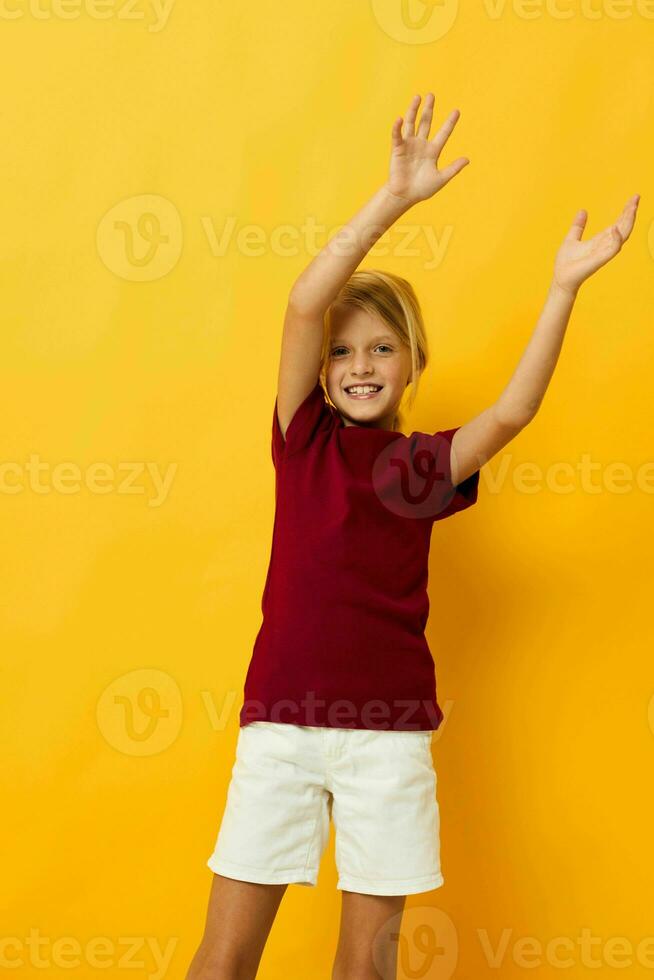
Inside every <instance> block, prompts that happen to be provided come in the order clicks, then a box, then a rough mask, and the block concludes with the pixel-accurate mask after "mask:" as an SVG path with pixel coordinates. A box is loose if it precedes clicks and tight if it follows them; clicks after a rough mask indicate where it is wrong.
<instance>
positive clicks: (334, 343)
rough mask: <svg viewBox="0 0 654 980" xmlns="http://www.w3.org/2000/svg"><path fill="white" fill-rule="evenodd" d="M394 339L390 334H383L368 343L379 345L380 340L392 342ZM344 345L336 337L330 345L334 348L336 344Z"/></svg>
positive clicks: (342, 341)
mask: <svg viewBox="0 0 654 980" xmlns="http://www.w3.org/2000/svg"><path fill="white" fill-rule="evenodd" d="M395 339H396V338H395V337H391V335H390V334H388V333H384V334H381V335H380V336H379V337H373V338H372V340H371V341H370V343H371V344H377V343H379V341H380V340H390V341H391V342H394V341H395ZM344 343H345V341H344V340H341V338H340V337H336V338H334V339H333V340H332V344H333V345H334V346H336V345H337V344H344Z"/></svg>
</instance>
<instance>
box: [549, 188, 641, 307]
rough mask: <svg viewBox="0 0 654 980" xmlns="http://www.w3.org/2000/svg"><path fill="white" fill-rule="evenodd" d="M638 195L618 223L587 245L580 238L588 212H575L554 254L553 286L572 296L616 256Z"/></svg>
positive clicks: (633, 216) (630, 223)
mask: <svg viewBox="0 0 654 980" xmlns="http://www.w3.org/2000/svg"><path fill="white" fill-rule="evenodd" d="M639 200H640V194H634V196H633V197H630V198H629V200H628V201H627V203H626V204H625V206H624V209H623V211H622V214H621V215H620V217H619V218H618V220H617V221H616V222H615V223H614V224H612V225H610V226H609V227H608V228H605V229H604V231H599V232H598V233H597V234H596V235H594V236H593V237H592V238H589V239H588V241H586V242H582V240H581V236H582V234H583V231H584V228H585V226H586V220H587V218H588V212H587V211H583V210H582V211H577V214H576V215H575V218H574V221H573V222H572V226H571V228H570V230H569V232H568V234H567V235H566V236H565V238H564V240H563V244H562V245H561V247H560V248H559V250H558V252H557V254H556V260H555V262H554V283H555V284H556V285H557V286H559V287H560V288H561V289H564V290H567V291H568V292H569V293H572V294H573V295H574V294H575V293H576V292H577V290H578V289H579V287H580V286H581V284H582V282H584V280H585V279H588V277H589V276H592V274H593V273H594V272H596V271H597V270H598V269H599V268H601V266H603V265H606V263H607V262H609V261H610V260H611V259H612V258H613V257H614V255H617V254H618V252H619V251H620V249H621V248H622V246H623V245H624V243H625V242H626V241H627V239H628V238H629V235H630V234H631V229H632V228H633V226H634V221H635V220H636V211H637V210H638V202H639Z"/></svg>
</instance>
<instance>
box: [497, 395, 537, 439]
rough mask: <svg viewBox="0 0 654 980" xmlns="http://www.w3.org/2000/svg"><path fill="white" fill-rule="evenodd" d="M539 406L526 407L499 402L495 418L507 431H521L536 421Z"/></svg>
mask: <svg viewBox="0 0 654 980" xmlns="http://www.w3.org/2000/svg"><path fill="white" fill-rule="evenodd" d="M538 407H539V406H538V405H537V404H533V403H532V404H531V405H526V406H524V407H523V406H516V405H507V404H503V403H502V402H497V404H496V405H495V418H496V419H497V421H498V422H499V424H500V425H501V426H503V427H504V428H507V429H512V430H515V431H517V432H518V431H520V429H524V428H525V426H527V425H529V423H530V422H531V421H532V420H533V419H534V417H535V415H536V412H537V411H538Z"/></svg>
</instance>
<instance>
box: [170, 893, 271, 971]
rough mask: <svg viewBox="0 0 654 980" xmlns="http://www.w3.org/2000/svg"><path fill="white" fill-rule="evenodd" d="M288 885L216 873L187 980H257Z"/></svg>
mask: <svg viewBox="0 0 654 980" xmlns="http://www.w3.org/2000/svg"><path fill="white" fill-rule="evenodd" d="M287 887H288V886H287V885H258V884H254V883H253V882H250V881H237V880H236V879H235V878H225V877H223V875H219V874H214V876H213V881H212V883H211V893H210V895H209V907H208V909H207V920H206V924H205V927H204V935H203V936H202V941H201V943H200V945H199V947H198V950H197V952H196V954H195V956H194V958H193V961H192V963H191V966H190V967H189V971H188V973H187V974H186V980H253V978H254V977H256V975H257V969H258V967H259V961H260V960H261V954H262V953H263V949H264V946H265V945H266V940H267V938H268V934H269V933H270V929H271V926H272V924H273V922H274V920H275V915H276V914H277V909H278V908H279V905H280V902H281V900H282V898H283V897H284V892H285V891H286V889H287Z"/></svg>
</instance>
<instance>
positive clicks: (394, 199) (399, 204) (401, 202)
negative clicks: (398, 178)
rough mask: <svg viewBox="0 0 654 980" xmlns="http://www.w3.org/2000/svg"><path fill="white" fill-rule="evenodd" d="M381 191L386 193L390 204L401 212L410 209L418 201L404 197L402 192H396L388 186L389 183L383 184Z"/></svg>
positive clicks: (385, 195)
mask: <svg viewBox="0 0 654 980" xmlns="http://www.w3.org/2000/svg"><path fill="white" fill-rule="evenodd" d="M380 193H382V194H383V195H384V197H385V198H386V199H387V200H388V202H389V204H391V205H392V206H393V207H396V208H397V209H398V210H399V211H400V212H401V213H402V212H404V211H408V210H409V208H412V207H413V205H414V204H415V203H416V202H415V201H411V200H409V198H406V197H402V196H401V195H400V194H395V193H394V192H393V191H392V190H391V189H390V187H389V186H388V183H386V184H382V186H381V188H380Z"/></svg>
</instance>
